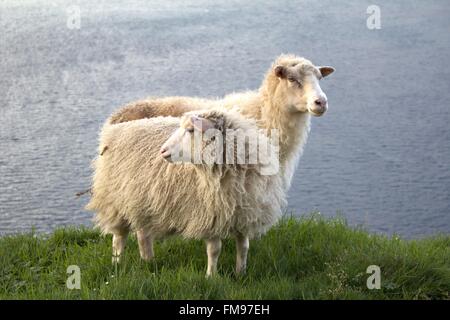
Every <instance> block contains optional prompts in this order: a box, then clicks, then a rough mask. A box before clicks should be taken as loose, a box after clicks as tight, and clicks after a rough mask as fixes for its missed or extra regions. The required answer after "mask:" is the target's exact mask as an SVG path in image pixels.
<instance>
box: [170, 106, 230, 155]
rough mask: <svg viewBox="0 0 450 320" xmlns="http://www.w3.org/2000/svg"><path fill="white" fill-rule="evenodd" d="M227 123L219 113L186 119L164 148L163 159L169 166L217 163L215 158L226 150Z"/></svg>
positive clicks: (184, 118) (187, 117) (184, 117)
mask: <svg viewBox="0 0 450 320" xmlns="http://www.w3.org/2000/svg"><path fill="white" fill-rule="evenodd" d="M224 121H225V119H224V117H223V115H221V114H220V113H218V112H205V113H204V114H196V113H192V112H190V113H187V114H185V115H183V116H182V117H181V120H180V127H179V128H178V129H177V130H175V132H174V133H173V134H172V135H171V136H170V137H169V139H168V140H167V141H166V142H165V143H164V144H163V146H162V147H161V156H162V157H163V158H164V159H165V160H167V161H169V162H188V163H194V164H204V163H207V164H213V163H217V159H216V157H215V155H216V153H217V152H218V151H219V152H222V150H223V141H224V140H223V136H224V132H225V127H224Z"/></svg>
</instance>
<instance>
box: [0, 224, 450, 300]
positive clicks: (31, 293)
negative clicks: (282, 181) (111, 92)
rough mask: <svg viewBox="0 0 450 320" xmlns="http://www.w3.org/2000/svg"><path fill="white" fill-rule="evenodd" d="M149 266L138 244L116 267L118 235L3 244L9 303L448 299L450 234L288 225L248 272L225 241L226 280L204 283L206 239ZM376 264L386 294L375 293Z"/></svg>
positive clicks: (168, 247) (29, 238)
mask: <svg viewBox="0 0 450 320" xmlns="http://www.w3.org/2000/svg"><path fill="white" fill-rule="evenodd" d="M155 252H156V259H155V260H154V261H153V262H151V263H145V262H143V261H140V259H139V253H138V248H137V243H136V240H135V238H134V237H131V239H129V242H128V247H127V250H126V254H125V257H124V259H123V263H122V264H121V265H119V266H113V265H111V238H110V237H102V236H100V235H99V233H98V232H97V231H94V230H90V229H85V228H84V229H60V230H57V231H55V232H54V233H52V234H51V235H49V236H46V237H43V236H36V235H34V234H26V235H15V236H8V237H3V238H0V299H23V298H26V299H449V291H450V237H448V236H445V237H444V236H442V237H436V238H433V239H423V240H415V241H405V240H401V239H398V238H397V237H393V238H387V237H382V236H376V235H371V234H368V233H367V232H365V231H363V230H355V229H351V228H349V227H348V226H346V224H345V223H344V222H343V221H341V220H325V219H322V218H319V217H318V216H313V217H310V218H305V219H301V220H298V219H294V218H286V219H283V220H282V221H281V222H280V223H279V224H278V225H277V226H276V227H274V228H273V229H272V230H271V231H270V232H269V233H268V234H267V235H265V236H264V237H262V238H261V239H259V240H253V241H251V243H250V254H249V269H248V272H247V274H246V275H245V276H243V277H236V276H235V275H234V273H233V266H234V252H235V251H234V243H233V241H231V240H229V241H225V243H224V247H223V251H222V255H221V257H220V260H219V274H220V275H219V276H218V277H215V278H213V279H205V276H204V274H205V268H206V254H205V246H204V243H203V242H202V241H184V240H181V239H179V238H172V239H169V240H166V241H162V242H158V243H157V244H156V248H155ZM69 265H78V266H79V267H80V269H81V289H80V290H76V289H75V290H69V289H67V288H66V279H67V277H68V276H69V275H68V274H66V268H67V267H68V266H69ZM369 265H378V266H380V268H381V289H380V290H376V289H374V290H369V289H367V287H366V280H367V278H368V277H369V276H370V274H367V273H366V269H367V267H368V266H369Z"/></svg>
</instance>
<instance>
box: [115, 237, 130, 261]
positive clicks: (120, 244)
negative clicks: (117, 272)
mask: <svg viewBox="0 0 450 320" xmlns="http://www.w3.org/2000/svg"><path fill="white" fill-rule="evenodd" d="M127 237H128V232H126V233H115V234H113V241H112V249H113V250H112V251H113V253H112V254H113V257H112V263H113V264H114V263H119V262H120V256H121V255H122V253H123V251H124V249H125V243H126V241H127Z"/></svg>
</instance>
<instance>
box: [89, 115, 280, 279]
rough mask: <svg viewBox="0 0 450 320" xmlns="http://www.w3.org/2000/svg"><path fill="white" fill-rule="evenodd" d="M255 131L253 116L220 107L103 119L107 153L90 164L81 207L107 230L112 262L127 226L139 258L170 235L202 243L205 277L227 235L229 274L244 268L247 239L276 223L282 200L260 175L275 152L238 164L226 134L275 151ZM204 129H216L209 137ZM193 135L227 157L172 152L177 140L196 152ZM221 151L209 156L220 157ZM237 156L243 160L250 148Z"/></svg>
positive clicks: (273, 183) (276, 183)
mask: <svg viewBox="0 0 450 320" xmlns="http://www.w3.org/2000/svg"><path fill="white" fill-rule="evenodd" d="M257 129H258V126H257V125H256V122H255V121H254V120H252V119H247V118H245V117H242V115H240V114H239V113H237V112H235V111H225V110H224V109H223V108H222V109H211V108H210V109H208V110H205V111H201V112H197V113H196V114H192V113H187V114H185V115H183V116H182V117H181V118H175V117H155V118H146V119H139V120H134V121H128V122H123V123H117V124H111V123H109V122H106V123H105V125H104V126H103V128H102V130H101V133H100V143H99V154H100V153H102V152H103V151H104V150H105V148H106V147H107V151H105V152H103V155H98V156H97V157H96V159H94V161H93V168H94V175H93V184H92V196H91V199H90V201H89V203H88V204H87V206H86V209H88V210H92V211H94V212H95V213H96V214H95V218H94V221H95V224H96V225H97V226H98V227H99V228H100V230H101V231H102V233H103V234H108V233H110V234H112V235H113V244H112V245H113V262H118V261H119V260H120V255H121V254H122V253H123V251H124V248H125V241H126V238H127V235H128V233H129V232H130V231H136V232H137V239H138V244H139V251H140V255H141V258H142V259H144V260H150V259H151V258H153V256H154V252H153V241H154V240H155V239H162V238H165V237H167V236H169V235H174V234H176V235H180V236H182V237H184V238H194V239H204V240H205V241H206V247H207V256H208V265H207V273H206V275H207V276H211V275H213V274H215V273H216V271H217V259H218V256H219V254H220V250H221V240H222V239H225V238H228V237H234V238H235V240H236V252H237V255H236V273H238V274H240V273H242V272H244V271H245V269H246V261H247V252H248V249H249V239H251V238H254V237H257V236H260V235H262V234H264V233H265V232H266V231H267V230H268V229H269V228H270V227H271V226H272V225H273V224H274V223H276V221H277V220H278V218H279V217H280V216H281V213H282V208H283V207H285V205H286V194H285V192H284V189H283V183H282V179H281V177H280V175H278V174H276V173H275V174H263V173H262V171H263V169H264V168H265V167H267V166H270V165H271V163H273V161H274V159H275V158H276V156H277V154H276V153H274V152H270V151H269V152H259V151H258V161H257V162H256V163H250V162H249V161H246V160H245V159H244V161H237V158H238V156H239V155H238V154H237V150H238V148H237V147H236V146H235V145H234V138H233V140H230V139H231V138H230V137H232V135H230V134H229V133H230V132H232V130H236V132H237V135H239V136H241V137H242V136H245V137H249V139H244V143H245V148H246V150H249V149H250V146H249V144H250V142H249V141H250V140H251V139H253V140H254V141H255V140H256V141H258V147H259V146H266V147H267V146H268V147H269V148H263V147H259V149H261V150H275V151H276V149H275V148H272V146H273V145H274V144H272V142H271V140H270V139H268V137H267V135H266V134H265V133H263V132H261V131H260V130H257ZM211 130H213V132H214V130H216V132H218V133H219V134H217V133H216V134H215V135H208V133H210V132H211ZM230 130H231V131H230ZM198 134H200V136H201V140H200V141H201V143H200V144H197V146H198V145H200V147H199V148H197V149H199V150H200V154H202V155H209V154H211V155H214V152H212V153H211V152H206V151H207V150H209V151H211V150H220V148H219V149H216V148H218V147H222V150H231V156H230V158H227V161H226V162H224V163H221V161H217V160H215V161H209V160H208V159H211V157H209V158H208V156H205V157H204V158H201V159H200V160H201V161H200V162H196V161H194V160H195V159H194V157H193V155H194V153H189V152H183V153H182V157H175V156H174V155H175V154H176V153H175V151H174V150H176V148H175V147H176V146H180V145H182V146H184V147H185V148H182V150H191V151H194V152H195V151H196V148H193V149H189V148H191V147H193V146H195V143H194V144H192V141H194V140H192V139H190V137H192V136H198ZM217 136H219V137H222V139H216V137H217ZM250 138H251V139H250ZM186 146H188V147H186ZM230 146H231V148H230ZM211 147H213V148H211ZM208 148H209V149H208ZM253 152H254V151H253ZM222 156H223V155H222ZM222 156H220V155H219V156H217V155H216V158H214V159H222V160H223V157H222ZM244 157H245V158H246V159H247V160H248V158H249V157H250V151H249V152H246V153H245V156H244ZM229 159H231V163H230V161H228V160H229ZM169 160H172V163H170V162H169ZM276 160H277V158H276Z"/></svg>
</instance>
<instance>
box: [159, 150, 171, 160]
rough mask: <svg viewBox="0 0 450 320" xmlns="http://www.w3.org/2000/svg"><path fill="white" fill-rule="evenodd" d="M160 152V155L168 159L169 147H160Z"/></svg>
mask: <svg viewBox="0 0 450 320" xmlns="http://www.w3.org/2000/svg"><path fill="white" fill-rule="evenodd" d="M159 152H160V153H161V156H162V157H163V158H164V159H166V160H168V159H169V158H170V152H169V148H166V147H162V148H161V150H160V151H159Z"/></svg>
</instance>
